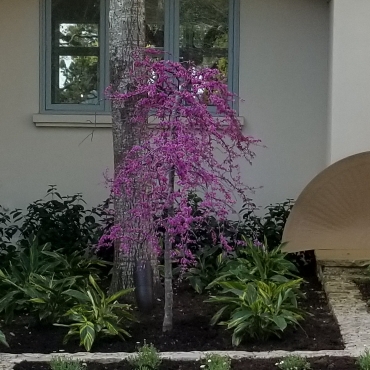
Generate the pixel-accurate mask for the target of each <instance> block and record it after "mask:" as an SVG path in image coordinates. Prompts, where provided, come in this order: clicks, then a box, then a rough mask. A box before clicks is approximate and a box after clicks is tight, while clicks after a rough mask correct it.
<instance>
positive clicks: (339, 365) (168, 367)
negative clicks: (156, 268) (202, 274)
mask: <svg viewBox="0 0 370 370" xmlns="http://www.w3.org/2000/svg"><path fill="white" fill-rule="evenodd" d="M278 361H280V359H266V360H260V359H258V360H257V359H243V360H234V361H232V363H231V370H273V369H277V366H276V365H275V364H276V363H277V362H278ZM309 362H310V363H311V367H312V370H325V369H330V370H335V369H337V370H357V369H358V367H357V366H356V364H355V363H356V360H355V359H353V358H350V357H320V358H314V359H309ZM200 364H201V362H199V361H197V362H191V361H186V362H184V361H168V360H167V361H163V362H162V365H161V367H160V368H159V369H158V370H199V368H200ZM86 369H87V370H130V369H131V367H130V366H129V365H128V364H127V362H124V361H122V362H119V363H113V364H99V363H87V367H86ZM14 370H50V367H49V365H48V364H46V363H40V362H39V363H37V362H21V363H20V364H17V365H15V367H14Z"/></svg>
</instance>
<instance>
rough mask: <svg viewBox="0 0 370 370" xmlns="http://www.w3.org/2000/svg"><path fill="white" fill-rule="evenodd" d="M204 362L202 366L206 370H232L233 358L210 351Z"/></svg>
mask: <svg viewBox="0 0 370 370" xmlns="http://www.w3.org/2000/svg"><path fill="white" fill-rule="evenodd" d="M204 362H205V363H204V364H203V365H201V366H200V368H201V369H205V370H230V368H231V359H230V357H227V356H220V355H215V354H213V353H210V354H208V355H207V356H206V358H205V360H204Z"/></svg>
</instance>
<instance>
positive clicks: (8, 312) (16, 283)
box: [0, 238, 62, 322]
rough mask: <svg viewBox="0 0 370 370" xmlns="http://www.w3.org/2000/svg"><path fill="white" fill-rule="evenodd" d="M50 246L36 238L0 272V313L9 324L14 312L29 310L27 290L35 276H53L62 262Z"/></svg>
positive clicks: (29, 303)
mask: <svg viewBox="0 0 370 370" xmlns="http://www.w3.org/2000/svg"><path fill="white" fill-rule="evenodd" d="M49 249H50V245H49V244H48V243H47V244H44V245H39V244H38V242H37V239H36V238H33V239H31V240H29V246H28V247H27V248H26V247H24V248H21V249H20V250H19V251H18V253H17V255H16V258H15V259H14V261H12V262H10V263H9V267H8V268H6V269H3V270H0V292H1V295H2V298H1V299H0V313H3V314H4V315H5V320H6V321H7V322H9V321H10V320H11V319H12V318H13V317H14V312H15V311H19V310H25V309H29V308H30V305H31V302H30V301H29V297H28V296H27V294H26V293H25V289H26V288H27V287H29V286H30V284H32V279H33V277H34V276H35V275H49V276H51V275H53V274H54V273H55V272H54V271H55V270H57V269H58V265H61V263H62V262H61V260H60V258H59V255H58V254H57V253H56V252H50V251H49Z"/></svg>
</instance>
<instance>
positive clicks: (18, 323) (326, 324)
mask: <svg viewBox="0 0 370 370" xmlns="http://www.w3.org/2000/svg"><path fill="white" fill-rule="evenodd" d="M305 280H306V283H304V284H303V286H302V291H303V293H305V294H306V297H307V298H306V299H305V300H302V301H301V304H302V308H303V309H304V310H306V311H307V312H308V315H307V318H306V320H305V321H303V322H302V323H301V328H300V327H296V328H289V329H288V330H287V332H286V333H285V334H284V336H283V337H282V338H280V339H279V338H275V337H272V338H270V339H269V340H268V341H265V342H258V341H256V340H247V341H244V342H243V343H242V344H241V345H240V346H238V347H237V349H238V350H246V351H264V350H277V349H282V350H312V351H315V350H320V349H343V348H344V347H343V343H342V338H341V335H340V332H339V328H338V325H337V323H336V321H335V319H334V317H333V316H332V314H331V313H330V310H329V307H328V305H327V300H326V296H325V294H324V293H323V291H322V288H321V285H320V283H319V282H318V280H317V278H316V277H315V275H313V274H308V275H307V276H305ZM175 294H176V296H175V306H174V324H175V325H174V329H173V331H172V332H171V333H169V334H165V333H163V332H162V327H161V317H162V315H163V301H162V298H161V297H159V298H158V300H157V304H156V307H155V308H154V311H153V312H151V314H149V315H143V314H142V315H140V314H139V313H138V315H137V318H138V320H139V321H140V322H139V323H133V324H132V326H131V327H130V328H128V331H129V332H130V334H131V336H132V337H131V338H126V340H125V341H121V340H119V339H112V338H107V339H104V338H102V339H101V340H100V341H98V342H96V344H95V345H94V347H93V349H92V351H93V352H122V351H123V352H125V351H128V352H131V351H134V350H135V349H136V346H137V342H140V343H143V342H144V340H146V341H147V343H153V344H154V345H155V346H156V348H158V349H159V350H160V351H192V350H199V351H205V350H227V349H232V348H233V346H232V343H231V335H230V332H229V331H227V330H225V329H224V328H223V327H221V326H210V325H209V323H210V320H211V318H212V316H213V315H214V313H215V312H216V311H217V310H215V307H214V306H213V305H210V304H209V303H208V304H207V303H204V300H205V296H204V295H199V294H197V293H195V292H194V291H193V290H192V289H190V287H188V286H186V285H180V286H178V287H177V288H176V290H175ZM3 331H4V333H5V334H6V337H7V340H8V342H9V345H10V347H9V348H5V347H2V348H1V351H3V352H10V353H22V352H41V353H52V352H58V351H59V350H64V351H66V352H71V353H72V352H79V351H81V347H79V342H78V341H77V340H73V339H71V340H70V341H69V342H68V343H67V344H66V345H62V342H63V337H64V335H65V333H66V332H65V329H64V328H58V327H55V326H51V325H50V326H34V327H30V326H29V318H28V316H23V317H22V318H17V319H16V320H15V321H14V322H13V323H12V324H11V325H6V326H3Z"/></svg>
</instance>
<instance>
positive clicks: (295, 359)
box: [275, 355, 311, 370]
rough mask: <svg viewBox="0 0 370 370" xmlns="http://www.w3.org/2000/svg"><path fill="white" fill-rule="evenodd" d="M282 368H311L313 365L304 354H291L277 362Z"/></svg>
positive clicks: (300, 369)
mask: <svg viewBox="0 0 370 370" xmlns="http://www.w3.org/2000/svg"><path fill="white" fill-rule="evenodd" d="M275 365H276V366H277V367H278V368H279V369H281V370H310V369H311V365H310V363H309V362H308V361H307V359H306V358H304V357H302V356H296V355H290V356H286V357H284V358H283V359H282V360H281V361H279V362H278V363H276V364H275Z"/></svg>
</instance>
